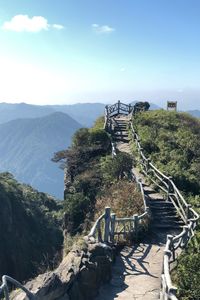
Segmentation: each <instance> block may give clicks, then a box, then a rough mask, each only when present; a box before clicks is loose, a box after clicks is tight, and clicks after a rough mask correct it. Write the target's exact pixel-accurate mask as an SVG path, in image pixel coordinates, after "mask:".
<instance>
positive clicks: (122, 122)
mask: <svg viewBox="0 0 200 300" xmlns="http://www.w3.org/2000/svg"><path fill="white" fill-rule="evenodd" d="M115 124H116V125H115V128H114V135H113V141H114V142H116V143H117V142H123V143H129V141H130V139H129V137H128V123H127V119H115Z"/></svg>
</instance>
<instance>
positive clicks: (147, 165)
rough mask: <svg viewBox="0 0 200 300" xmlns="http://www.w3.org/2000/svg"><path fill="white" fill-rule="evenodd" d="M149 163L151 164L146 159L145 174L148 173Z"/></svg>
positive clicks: (148, 159)
mask: <svg viewBox="0 0 200 300" xmlns="http://www.w3.org/2000/svg"><path fill="white" fill-rule="evenodd" d="M150 162H151V160H150V158H147V161H146V170H145V171H146V173H148V171H149V164H150Z"/></svg>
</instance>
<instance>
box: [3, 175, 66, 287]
mask: <svg viewBox="0 0 200 300" xmlns="http://www.w3.org/2000/svg"><path fill="white" fill-rule="evenodd" d="M60 205H61V204H58V203H57V202H56V201H55V200H54V199H53V198H52V197H50V196H48V195H46V194H44V193H39V192H37V191H36V190H34V189H32V188H31V187H30V186H26V185H22V184H20V183H18V182H17V181H16V180H15V179H14V178H13V176H12V175H11V174H9V173H1V174H0V276H2V275H3V274H7V275H10V276H13V277H14V278H16V279H17V280H20V281H22V280H25V279H28V278H31V277H33V276H34V275H36V274H37V273H39V272H41V271H44V270H42V268H44V269H45V267H51V265H53V263H54V262H53V261H52V259H53V256H54V255H55V254H56V253H57V252H58V251H59V250H60V249H61V245H62V231H61V229H60V224H59V211H60V210H61V206H60Z"/></svg>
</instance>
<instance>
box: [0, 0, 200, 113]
mask: <svg viewBox="0 0 200 300" xmlns="http://www.w3.org/2000/svg"><path fill="white" fill-rule="evenodd" d="M199 57H200V1H199V0H190V1H189V0H168V1H166V0H111V1H109V0H107V1H105V0H101V1H96V0H79V1H77V0H56V1H53V0H52V1H50V0H49V1H47V0H40V1H39V0H15V1H13V0H4V1H3V0H0V81H1V88H0V101H1V102H2V101H6V102H22V101H23V102H27V103H35V104H46V103H48V104H53V103H60V104H61V103H66V104H68V103H75V102H105V103H109V102H114V101H115V100H118V99H121V100H123V101H126V102H129V101H132V100H147V101H153V102H154V103H157V104H162V105H164V104H165V102H166V100H177V101H178V103H179V107H180V108H181V109H190V108H199V109H200V59H199Z"/></svg>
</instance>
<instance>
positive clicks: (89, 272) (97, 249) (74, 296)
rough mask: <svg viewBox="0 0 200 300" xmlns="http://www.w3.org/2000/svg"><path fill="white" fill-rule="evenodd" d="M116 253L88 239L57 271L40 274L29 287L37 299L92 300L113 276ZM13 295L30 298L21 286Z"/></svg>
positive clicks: (23, 298) (17, 298) (14, 296)
mask: <svg viewBox="0 0 200 300" xmlns="http://www.w3.org/2000/svg"><path fill="white" fill-rule="evenodd" d="M114 256H115V249H114V248H111V247H110V246H108V245H105V244H100V243H99V244H93V243H89V242H88V243H87V244H86V247H85V248H84V249H82V250H79V249H75V250H73V251H71V252H69V254H68V255H67V256H66V257H65V258H64V259H63V261H62V262H61V264H60V265H59V267H58V268H57V269H56V270H55V271H53V272H47V273H44V274H42V275H39V276H38V277H36V278H35V279H33V280H32V281H30V282H28V283H27V284H26V287H27V288H28V289H29V290H30V291H31V292H32V293H34V295H35V299H36V300H92V299H94V297H95V296H96V295H97V294H98V290H99V287H100V286H101V285H102V284H103V283H106V282H109V280H110V279H111V267H112V262H113V260H114ZM11 299H15V300H27V298H26V296H25V295H24V293H23V292H21V291H19V290H18V291H15V292H14V293H13V294H12V295H11Z"/></svg>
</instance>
